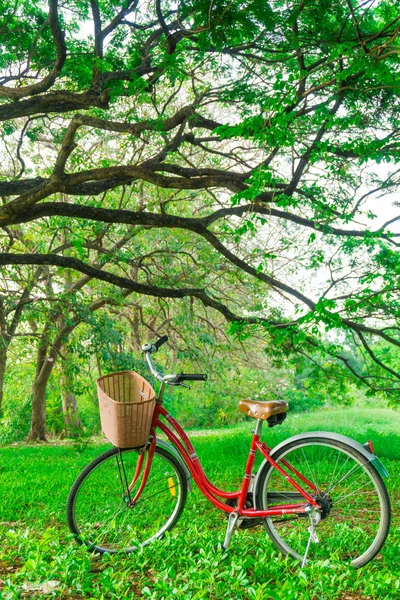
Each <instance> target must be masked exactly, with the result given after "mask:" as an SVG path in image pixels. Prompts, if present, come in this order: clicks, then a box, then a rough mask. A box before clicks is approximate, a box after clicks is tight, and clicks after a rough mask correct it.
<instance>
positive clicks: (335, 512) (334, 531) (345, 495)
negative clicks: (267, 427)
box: [256, 437, 390, 568]
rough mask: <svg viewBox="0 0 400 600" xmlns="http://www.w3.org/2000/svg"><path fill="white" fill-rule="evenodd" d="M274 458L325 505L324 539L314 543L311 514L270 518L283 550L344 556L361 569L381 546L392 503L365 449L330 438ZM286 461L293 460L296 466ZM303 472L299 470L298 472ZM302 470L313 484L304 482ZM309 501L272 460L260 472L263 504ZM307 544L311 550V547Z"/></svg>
mask: <svg viewBox="0 0 400 600" xmlns="http://www.w3.org/2000/svg"><path fill="white" fill-rule="evenodd" d="M271 456H272V458H273V459H274V460H275V461H276V462H277V463H279V464H280V466H282V467H283V468H284V469H285V471H286V472H287V473H288V474H290V475H291V477H293V479H294V480H295V481H296V483H298V484H299V485H300V486H301V487H302V488H303V489H304V490H305V491H307V492H308V493H310V487H311V488H312V493H311V495H312V496H313V497H314V498H315V499H316V500H317V502H318V504H319V505H320V506H321V516H322V519H321V521H320V522H319V524H318V525H317V526H316V533H317V539H318V541H316V540H315V541H313V540H312V539H311V541H310V533H311V532H310V530H309V528H310V526H311V521H310V517H309V516H308V515H304V516H303V515H301V516H296V515H285V516H279V517H271V518H267V519H264V526H265V529H266V531H267V533H268V535H269V536H270V538H271V539H272V541H273V543H274V544H275V546H276V547H277V548H279V550H280V551H281V552H283V554H290V555H291V556H294V557H295V558H299V559H304V557H305V556H307V557H308V559H311V560H326V559H328V560H338V561H341V562H344V563H347V564H350V565H351V566H352V567H355V568H358V567H362V566H363V565H365V564H366V563H367V562H369V561H370V560H371V559H372V558H374V556H375V555H376V554H377V553H378V552H379V550H380V549H381V547H382V545H383V543H384V541H385V539H386V536H387V534H388V531H389V525H390V501H389V497H388V493H387V491H386V487H385V485H384V483H383V481H382V478H381V476H380V475H379V473H377V471H376V470H375V468H374V467H373V466H372V465H371V464H370V463H369V462H368V460H367V459H366V458H365V456H363V455H362V454H361V453H360V452H358V451H357V450H355V449H354V448H352V447H351V446H349V445H347V444H345V443H343V442H340V441H336V440H332V439H330V438H328V437H326V438H318V437H316V438H304V439H303V440H302V439H297V440H294V441H292V442H288V443H287V444H285V445H284V446H282V447H280V448H279V449H278V450H277V452H276V453H274V451H272V452H271ZM285 463H288V464H289V465H290V466H291V468H292V470H290V469H289V468H288V467H287V465H286V464H285ZM293 469H294V470H295V471H296V472H297V474H295V471H293ZM299 474H301V475H302V476H303V477H304V478H306V479H307V480H308V481H309V482H310V484H311V486H310V487H307V485H306V484H305V483H304V481H302V479H301V478H300V476H299ZM303 501H304V502H305V500H304V498H303V496H301V494H300V493H298V492H296V490H295V489H294V487H292V486H291V485H290V483H288V481H287V480H286V479H285V478H284V477H283V476H282V475H281V474H280V473H279V472H278V471H277V470H276V469H274V468H273V467H272V466H271V465H270V463H265V464H264V466H263V468H262V471H261V472H260V475H259V478H258V483H257V490H256V505H257V508H259V509H260V508H262V509H263V510H266V509H267V508H272V507H274V506H278V505H280V504H297V503H302V502H303ZM307 545H309V548H308V549H307Z"/></svg>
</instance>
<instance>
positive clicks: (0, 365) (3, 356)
mask: <svg viewBox="0 0 400 600" xmlns="http://www.w3.org/2000/svg"><path fill="white" fill-rule="evenodd" d="M6 363H7V348H6V347H5V346H4V345H3V344H1V342H0V416H1V414H2V411H3V395H4V379H5V376H6Z"/></svg>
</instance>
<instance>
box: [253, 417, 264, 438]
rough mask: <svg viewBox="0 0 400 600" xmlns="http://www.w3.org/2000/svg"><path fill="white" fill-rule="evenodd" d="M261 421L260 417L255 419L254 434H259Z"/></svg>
mask: <svg viewBox="0 0 400 600" xmlns="http://www.w3.org/2000/svg"><path fill="white" fill-rule="evenodd" d="M262 426H263V421H262V420H261V419H257V424H256V428H255V430H254V435H258V436H261V431H262Z"/></svg>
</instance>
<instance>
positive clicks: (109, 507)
mask: <svg viewBox="0 0 400 600" xmlns="http://www.w3.org/2000/svg"><path fill="white" fill-rule="evenodd" d="M140 456H141V455H140V453H139V451H138V449H131V448H129V449H124V450H121V451H119V450H118V448H112V449H111V450H108V451H107V452H105V453H104V454H101V455H100V456H98V457H97V458H95V459H94V460H93V461H92V462H91V463H90V464H89V465H88V466H87V467H86V468H85V469H84V470H83V471H82V473H80V475H79V476H78V478H77V480H76V481H75V483H74V484H73V486H72V488H71V491H70V494H69V496H68V501H67V522H68V526H69V528H70V530H71V531H72V533H74V534H75V535H76V537H77V540H78V542H79V543H82V544H86V545H87V546H88V548H89V549H90V550H92V551H94V552H99V553H101V554H102V553H104V552H107V553H110V554H114V553H116V552H124V553H129V552H133V551H135V550H137V549H138V548H139V547H140V546H145V545H147V544H149V543H150V542H151V541H153V540H155V539H158V538H160V537H162V536H163V534H164V533H165V532H166V531H169V530H171V529H172V528H173V527H174V525H175V524H176V522H177V521H178V519H179V517H180V515H181V513H182V510H183V507H184V505H185V501H186V495H187V479H186V476H185V473H184V471H183V469H182V467H181V465H180V464H179V462H178V461H177V460H176V458H175V457H174V456H172V455H171V454H170V453H169V452H166V451H165V450H164V449H163V448H158V447H156V450H155V453H154V456H153V461H152V464H151V469H150V473H149V477H148V480H147V482H146V485H145V487H144V489H143V492H142V493H141V495H140V496H139V498H138V500H137V502H132V499H134V498H135V495H136V492H137V490H138V488H139V486H140V484H141V482H142V475H140V477H139V478H138V481H137V483H136V484H135V485H134V487H133V489H132V490H130V491H129V493H128V491H127V488H128V486H129V484H130V483H131V482H132V480H133V478H134V474H135V472H136V466H137V463H138V460H139V457H140ZM146 457H147V454H146ZM145 461H146V458H145V459H144V461H143V465H144V463H145ZM142 472H143V467H142Z"/></svg>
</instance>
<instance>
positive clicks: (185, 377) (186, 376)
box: [178, 373, 207, 381]
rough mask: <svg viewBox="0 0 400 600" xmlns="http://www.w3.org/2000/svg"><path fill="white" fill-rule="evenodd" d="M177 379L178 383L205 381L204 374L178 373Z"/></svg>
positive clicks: (205, 376)
mask: <svg viewBox="0 0 400 600" xmlns="http://www.w3.org/2000/svg"><path fill="white" fill-rule="evenodd" d="M178 378H179V381H207V375H206V374H205V373H198V374H196V373H180V374H179V375H178Z"/></svg>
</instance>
